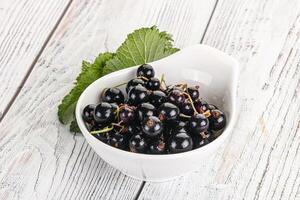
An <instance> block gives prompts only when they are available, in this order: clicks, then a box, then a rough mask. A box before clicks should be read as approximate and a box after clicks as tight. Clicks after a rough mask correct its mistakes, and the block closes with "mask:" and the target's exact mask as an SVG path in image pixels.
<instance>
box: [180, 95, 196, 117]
mask: <svg viewBox="0 0 300 200" xmlns="http://www.w3.org/2000/svg"><path fill="white" fill-rule="evenodd" d="M183 94H185V95H186V96H187V97H188V99H189V101H190V103H191V105H192V107H193V110H194V113H196V114H199V113H198V112H197V110H196V108H195V106H194V103H193V99H192V97H191V96H190V95H189V93H187V92H184V93H183Z"/></svg>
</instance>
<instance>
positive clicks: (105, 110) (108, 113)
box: [94, 102, 116, 124]
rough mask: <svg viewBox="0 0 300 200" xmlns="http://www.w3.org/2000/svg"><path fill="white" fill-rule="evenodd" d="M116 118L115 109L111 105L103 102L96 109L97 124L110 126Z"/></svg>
mask: <svg viewBox="0 0 300 200" xmlns="http://www.w3.org/2000/svg"><path fill="white" fill-rule="evenodd" d="M115 117H116V115H115V108H114V107H113V106H112V105H111V104H109V103H106V102H102V103H100V104H98V105H97V106H96V107H95V112H94V119H95V121H96V122H97V123H101V124H110V123H112V122H113V121H114V119H115Z"/></svg>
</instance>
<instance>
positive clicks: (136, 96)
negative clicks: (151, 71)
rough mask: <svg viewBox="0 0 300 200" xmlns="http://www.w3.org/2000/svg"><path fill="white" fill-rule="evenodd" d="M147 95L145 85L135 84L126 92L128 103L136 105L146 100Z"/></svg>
mask: <svg viewBox="0 0 300 200" xmlns="http://www.w3.org/2000/svg"><path fill="white" fill-rule="evenodd" d="M148 98H149V95H148V91H147V89H146V88H145V87H143V86H141V85H137V86H135V87H133V88H131V89H130V91H129V92H128V103H129V104H130V105H138V104H141V103H143V102H146V101H148Z"/></svg>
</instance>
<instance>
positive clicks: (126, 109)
mask: <svg viewBox="0 0 300 200" xmlns="http://www.w3.org/2000/svg"><path fill="white" fill-rule="evenodd" d="M119 118H120V120H121V121H122V122H124V124H129V123H132V122H133V121H134V120H135V110H134V108H133V107H132V106H128V105H124V106H122V107H120V111H119Z"/></svg>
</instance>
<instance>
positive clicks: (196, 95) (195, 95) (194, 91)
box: [187, 86, 199, 101]
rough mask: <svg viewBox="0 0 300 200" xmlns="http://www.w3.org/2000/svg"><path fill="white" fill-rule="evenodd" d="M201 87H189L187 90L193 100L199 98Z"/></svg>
mask: <svg viewBox="0 0 300 200" xmlns="http://www.w3.org/2000/svg"><path fill="white" fill-rule="evenodd" d="M198 89H199V87H198V86H195V87H188V88H187V92H188V94H189V95H190V97H191V98H192V99H193V101H196V100H197V99H198V98H199V90H198Z"/></svg>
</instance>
